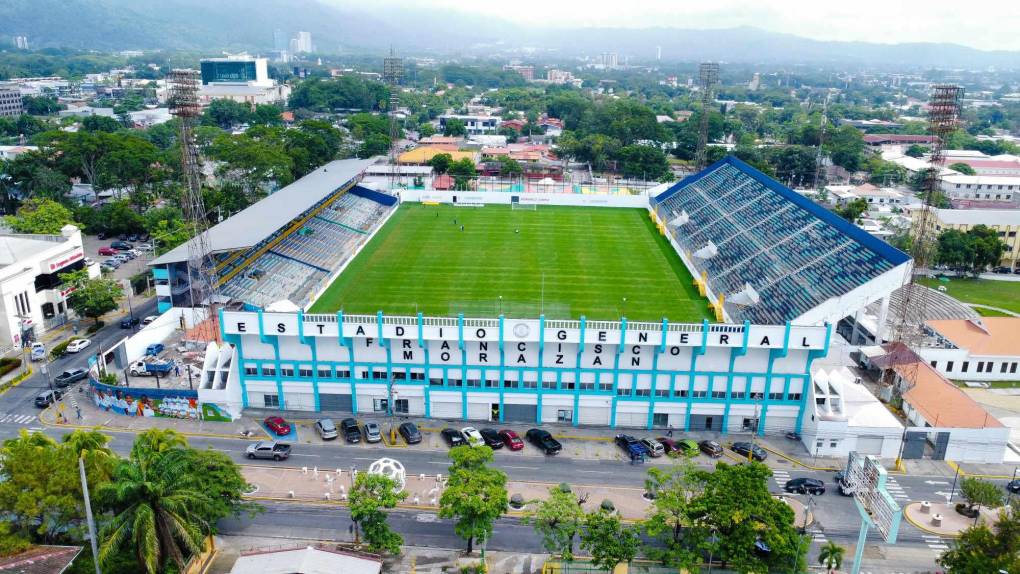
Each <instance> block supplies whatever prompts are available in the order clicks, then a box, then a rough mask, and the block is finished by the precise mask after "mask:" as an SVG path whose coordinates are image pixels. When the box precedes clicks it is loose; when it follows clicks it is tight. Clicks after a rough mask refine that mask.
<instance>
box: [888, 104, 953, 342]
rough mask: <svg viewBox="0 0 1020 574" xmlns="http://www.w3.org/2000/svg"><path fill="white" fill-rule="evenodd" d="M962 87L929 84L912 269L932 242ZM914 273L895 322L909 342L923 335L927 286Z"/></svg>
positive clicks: (923, 261) (926, 256) (928, 255)
mask: <svg viewBox="0 0 1020 574" xmlns="http://www.w3.org/2000/svg"><path fill="white" fill-rule="evenodd" d="M962 98H963V88H961V87H960V86H955V85H950V84H937V85H935V86H933V87H932V94H931V99H930V100H929V102H928V133H929V134H930V135H931V136H932V147H931V156H930V158H929V166H928V168H927V169H926V170H925V172H924V185H923V188H922V190H921V203H922V204H921V208H920V209H919V210H918V211H917V212H916V215H915V217H916V218H915V219H914V222H913V224H912V225H911V227H910V238H911V242H910V254H911V255H912V256H913V258H914V268H915V269H928V268H929V264H930V263H931V259H932V251H933V248H934V246H935V238H934V237H932V230H933V223H934V221H933V219H932V217H933V204H934V203H935V199H936V197H937V196H938V195H939V194H941V193H942V168H943V166H942V164H943V163H945V149H946V148H945V146H946V140H947V139H948V138H949V136H950V135H951V134H952V133H953V132H954V131H956V129H957V127H958V125H959V119H960V100H961V99H962ZM913 278H914V275H913V274H911V276H910V281H909V283H908V284H907V285H905V286H904V289H903V290H902V292H903V299H902V307H901V308H900V317H899V321H898V325H897V335H898V337H899V340H900V341H902V342H903V343H905V344H907V345H910V344H911V343H915V342H918V341H920V340H921V338H922V337H923V333H924V330H923V326H922V323H923V322H924V320H925V317H926V315H927V314H926V311H927V304H928V290H927V289H925V288H924V287H922V286H920V285H917V286H915V285H914V279H913Z"/></svg>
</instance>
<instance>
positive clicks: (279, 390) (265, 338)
mask: <svg viewBox="0 0 1020 574" xmlns="http://www.w3.org/2000/svg"><path fill="white" fill-rule="evenodd" d="M258 314H259V340H260V341H262V342H263V343H265V344H268V345H272V346H273V357H274V361H273V364H274V367H275V368H274V371H275V372H274V376H273V378H275V379H276V396H277V397H278V398H279V401H280V410H281V411H282V410H286V409H287V398H286V397H285V396H284V395H283V375H282V373H281V372H280V371H282V370H283V369H282V367H281V366H280V341H279V340H278V339H277V337H275V336H274V337H273V338H272V339H270V338H269V337H270V335H266V330H265V323H264V319H263V317H262V309H259V310H258Z"/></svg>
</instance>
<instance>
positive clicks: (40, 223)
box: [5, 199, 77, 235]
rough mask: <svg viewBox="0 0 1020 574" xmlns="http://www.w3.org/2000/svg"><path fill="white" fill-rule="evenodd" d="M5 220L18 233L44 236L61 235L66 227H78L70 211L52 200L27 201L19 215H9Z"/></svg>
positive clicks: (19, 210)
mask: <svg viewBox="0 0 1020 574" xmlns="http://www.w3.org/2000/svg"><path fill="white" fill-rule="evenodd" d="M5 220H6V222H7V225H9V226H10V227H11V229H13V230H14V231H16V232H18V233H37V234H43V235H60V229H61V228H63V227H64V226H65V225H68V224H71V225H77V224H76V223H75V222H74V221H73V220H72V215H71V210H70V209H67V208H66V207H64V206H63V205H61V204H59V203H57V202H55V201H53V200H50V199H43V200H34V199H33V200H29V201H26V202H25V203H23V204H22V205H21V208H20V209H18V213H17V215H13V216H11V215H8V216H7V217H6V218H5Z"/></svg>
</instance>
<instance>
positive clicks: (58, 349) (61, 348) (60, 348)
mask: <svg viewBox="0 0 1020 574" xmlns="http://www.w3.org/2000/svg"><path fill="white" fill-rule="evenodd" d="M72 340H73V339H68V340H66V341H64V342H63V343H57V344H56V345H54V346H53V348H52V349H50V357H53V358H54V359H59V358H60V357H63V356H64V353H66V352H67V346H68V345H70V344H71V341H72Z"/></svg>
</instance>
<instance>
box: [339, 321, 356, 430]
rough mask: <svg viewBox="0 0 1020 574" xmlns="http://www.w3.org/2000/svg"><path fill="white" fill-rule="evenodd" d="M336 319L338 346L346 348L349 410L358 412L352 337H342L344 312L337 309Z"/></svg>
mask: <svg viewBox="0 0 1020 574" xmlns="http://www.w3.org/2000/svg"><path fill="white" fill-rule="evenodd" d="M336 321H337V335H338V338H339V342H340V346H341V347H346V348H347V369H348V372H347V383H348V385H349V386H350V387H351V412H352V413H354V414H358V387H357V385H356V384H355V382H354V380H355V379H357V378H358V375H357V370H356V368H355V366H354V337H351V338H349V339H344V312H343V311H338V312H337V314H336Z"/></svg>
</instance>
